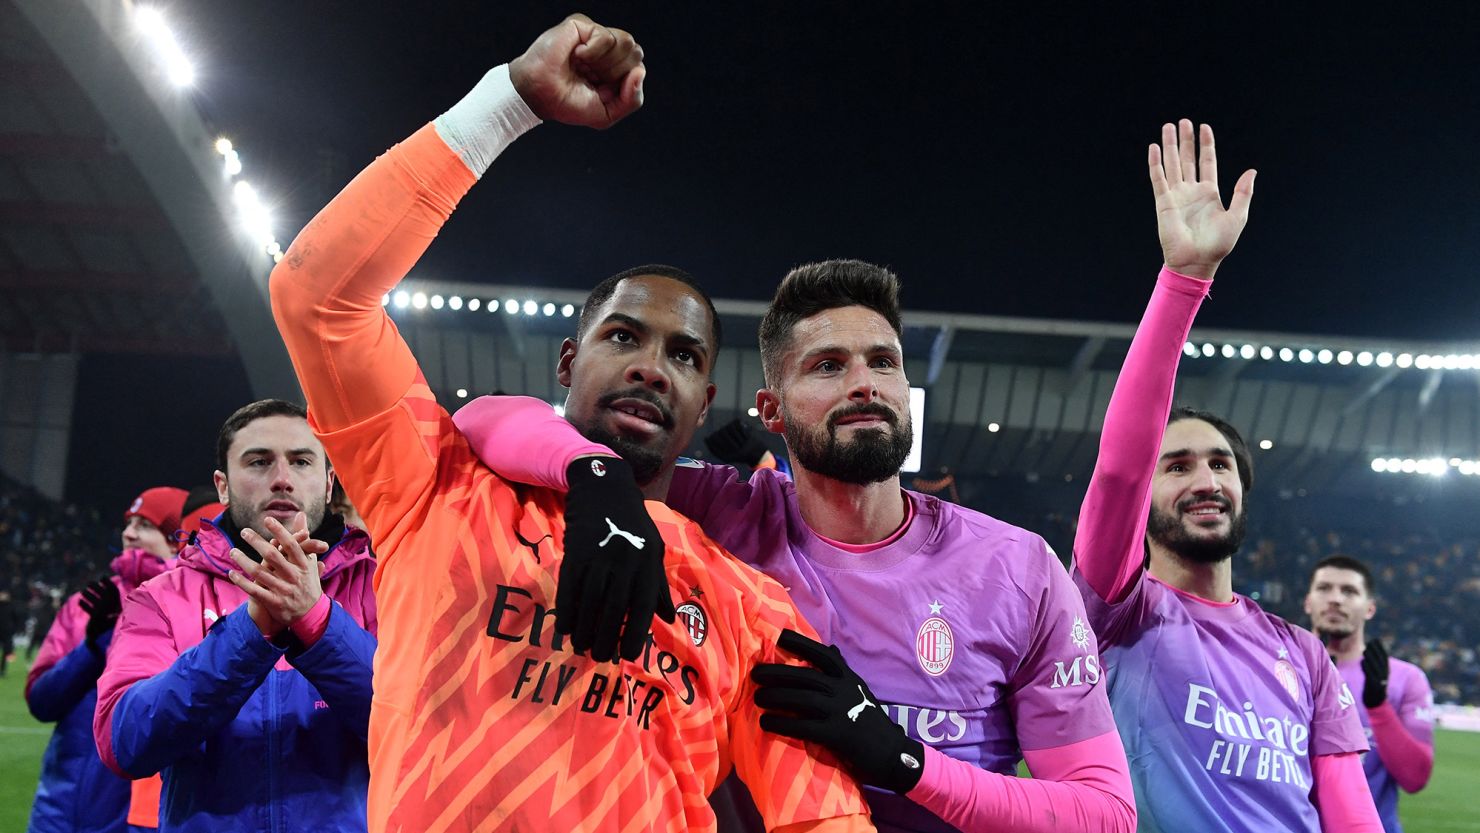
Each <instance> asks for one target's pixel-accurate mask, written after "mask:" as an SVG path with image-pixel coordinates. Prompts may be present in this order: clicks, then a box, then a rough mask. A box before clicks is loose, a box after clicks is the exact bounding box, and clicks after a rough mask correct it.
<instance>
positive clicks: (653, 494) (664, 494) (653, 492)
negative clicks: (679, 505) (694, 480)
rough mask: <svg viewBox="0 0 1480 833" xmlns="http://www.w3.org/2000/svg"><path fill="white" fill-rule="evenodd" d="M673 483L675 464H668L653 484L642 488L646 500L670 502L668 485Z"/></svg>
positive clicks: (654, 479) (660, 471)
mask: <svg viewBox="0 0 1480 833" xmlns="http://www.w3.org/2000/svg"><path fill="white" fill-rule="evenodd" d="M672 482H673V464H672V463H668V464H667V465H665V466H663V468H662V469H661V470H659V472H658V476H657V477H654V478H653V480H652V482H651V483H648V484H647V485H646V486H640V487H638V488H640V489H642V497H643V499H644V500H656V501H657V502H659V503H667V502H668V484H670V483H672Z"/></svg>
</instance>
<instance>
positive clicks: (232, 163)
mask: <svg viewBox="0 0 1480 833" xmlns="http://www.w3.org/2000/svg"><path fill="white" fill-rule="evenodd" d="M222 155H223V156H225V157H226V158H225V160H224V162H223V163H222V168H221V170H222V172H223V173H225V174H226V176H227V178H231V177H233V176H236V175H237V174H239V173H241V172H242V158H241V155H240V154H238V153H237V152H236V151H234V150H232V151H227V152H226V153H224V154H222Z"/></svg>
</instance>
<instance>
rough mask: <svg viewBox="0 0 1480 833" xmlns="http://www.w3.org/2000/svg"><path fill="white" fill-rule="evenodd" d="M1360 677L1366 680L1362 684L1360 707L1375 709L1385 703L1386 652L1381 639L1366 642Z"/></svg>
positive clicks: (1386, 679)
mask: <svg viewBox="0 0 1480 833" xmlns="http://www.w3.org/2000/svg"><path fill="white" fill-rule="evenodd" d="M1362 676H1363V677H1365V678H1367V681H1366V682H1365V683H1363V684H1362V705H1364V706H1366V707H1367V708H1369V709H1375V708H1377V707H1378V706H1381V705H1382V704H1383V703H1385V702H1387V685H1388V652H1387V648H1386V647H1384V646H1383V644H1382V640H1381V639H1374V640H1372V641H1371V642H1368V643H1367V650H1365V651H1363V652H1362Z"/></svg>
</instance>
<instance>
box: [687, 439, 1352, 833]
mask: <svg viewBox="0 0 1480 833" xmlns="http://www.w3.org/2000/svg"><path fill="white" fill-rule="evenodd" d="M904 494H905V495H906V496H907V497H908V499H909V500H910V501H911V503H912V505H913V511H914V518H913V520H912V521H911V522H910V525H909V527H908V529H906V530H905V531H904V533H903V534H902V535H900V536H899V537H898V538H897V539H896V540H894V541H892V542H890V543H888V544H886V545H884V546H882V547H879V548H877V549H873V550H870V551H868V552H863V553H853V552H848V551H846V550H843V549H839V548H838V547H835V546H833V545H832V544H830V543H828V542H827V541H826V540H825V539H823V538H821V537H820V536H818V535H817V534H816V533H814V532H812V530H811V529H810V528H809V527H808V526H807V524H806V522H805V521H804V520H803V519H802V514H801V510H800V509H799V508H798V506H797V498H796V491H795V487H794V486H793V484H792V483H791V481H790V480H788V479H786V478H785V477H784V476H780V475H778V474H777V473H775V472H773V471H764V470H763V471H757V472H756V473H755V474H754V475H752V476H751V478H750V480H749V481H748V482H741V481H740V479H739V476H738V474H737V473H736V471H735V470H734V469H732V468H729V467H728V466H711V465H708V464H704V463H697V462H693V461H682V462H681V463H680V465H679V466H678V467H677V468H676V469H675V472H674V477H673V483H672V486H671V487H670V489H669V492H668V505H669V506H671V507H673V508H674V509H676V510H678V511H679V512H681V513H682V514H684V515H687V516H689V517H690V518H693V519H695V520H697V521H698V522H699V523H700V524H701V525H702V526H703V528H704V531H705V533H706V534H708V535H709V536H710V537H711V538H713V539H714V540H715V541H717V542H719V543H720V544H721V545H723V546H724V547H725V549H727V550H729V551H730V552H731V553H733V554H734V555H735V556H736V557H738V558H740V559H741V560H743V561H745V562H746V563H748V564H750V565H751V566H753V567H756V568H757V569H759V570H761V571H762V572H764V573H766V574H767V575H769V576H771V577H772V578H774V579H776V580H778V581H780V582H781V583H782V585H784V586H785V587H786V589H787V590H788V591H789V592H790V593H791V598H792V601H794V602H795V603H796V606H797V608H798V609H800V610H801V612H802V614H803V615H804V616H805V617H806V619H807V621H808V622H809V623H811V625H812V626H813V627H814V628H816V629H817V632H818V634H819V635H820V636H821V638H822V641H824V642H831V643H833V644H836V645H837V646H838V647H839V648H840V649H841V650H842V652H843V655H844V656H845V657H846V658H847V660H848V663H849V665H851V666H852V667H853V669H854V670H855V671H857V672H858V674H859V675H860V676H861V677H863V678H864V679H865V680H867V681H868V684H869V687H870V688H871V689H873V691H874V693H875V695H877V696H878V697H879V698H880V699H881V700H882V701H884V702H882V703H880V705H881V706H883V707H884V708H885V709H886V710H887V711H888V713H889V716H890V717H891V718H893V719H894V721H895V722H896V723H898V724H899V725H900V726H902V727H904V730H905V731H906V732H907V733H909V735H910V736H911V737H913V738H916V739H918V740H919V741H921V742H922V743H926V744H929V745H930V746H933V747H935V748H936V749H937V750H939V751H941V752H943V753H945V754H947V755H950V756H951V757H953V758H957V759H959V760H963V761H967V762H970V763H972V764H975V765H976V766H979V767H981V768H982V769H986V770H990V771H992V772H998V773H1012V772H1013V771H1014V768H1015V767H1016V765H1017V762H1018V761H1019V760H1020V759H1021V757H1022V750H1023V749H1030V750H1036V749H1047V748H1052V747H1057V746H1063V745H1066V744H1070V743H1077V742H1079V741H1082V740H1086V739H1088V738H1092V737H1096V736H1099V735H1103V734H1105V733H1107V732H1110V731H1112V730H1113V729H1114V719H1113V717H1112V715H1111V713H1110V708H1109V704H1108V702H1107V700H1106V697H1105V693H1104V686H1102V685H1100V684H1099V683H1100V680H1101V679H1102V675H1101V670H1100V659H1099V652H1098V649H1097V646H1096V644H1095V636H1094V634H1093V632H1091V630H1090V629H1089V627H1088V619H1087V617H1086V614H1085V611H1084V603H1083V601H1082V599H1081V598H1080V595H1079V593H1078V592H1076V590H1075V588H1074V586H1073V584H1072V583H1071V582H1070V580H1069V577H1068V575H1067V573H1065V571H1064V568H1063V566H1062V565H1061V564H1060V563H1059V562H1058V559H1057V558H1055V557H1054V555H1053V552H1052V551H1051V550H1050V549H1049V547H1048V545H1047V544H1046V543H1044V541H1043V539H1042V538H1040V537H1038V536H1037V535H1034V534H1032V533H1030V532H1027V531H1025V530H1022V529H1019V528H1017V527H1014V526H1011V525H1009V524H1005V523H1003V522H1001V521H998V520H995V519H993V518H989V517H987V516H986V515H983V514H981V513H978V512H973V511H971V510H969V509H964V508H962V507H960V506H957V505H955V504H952V503H946V502H943V501H940V500H937V499H936V498H933V497H929V496H927V495H921V494H917V493H914V492H909V491H906V492H905V493H904ZM1328 664H1329V663H1328ZM867 797H868V799H869V804H870V806H871V809H872V811H873V819H874V823H875V824H877V825H878V827H879V829H880V830H897V831H906V830H908V831H927V830H928V831H949V830H954V829H955V828H953V827H951V826H950V825H948V824H946V823H945V822H943V821H941V820H940V819H939V818H938V817H937V816H935V815H934V814H932V813H930V812H929V811H928V810H926V809H924V808H923V807H920V806H919V805H917V804H915V803H914V802H911V801H909V800H908V799H906V798H904V797H902V796H897V795H895V794H893V793H886V792H882V791H878V790H868V791H867Z"/></svg>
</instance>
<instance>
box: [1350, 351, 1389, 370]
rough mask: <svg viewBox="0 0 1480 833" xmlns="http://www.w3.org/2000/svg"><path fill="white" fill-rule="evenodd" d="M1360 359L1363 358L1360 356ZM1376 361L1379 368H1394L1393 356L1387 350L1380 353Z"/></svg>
mask: <svg viewBox="0 0 1480 833" xmlns="http://www.w3.org/2000/svg"><path fill="white" fill-rule="evenodd" d="M1358 358H1361V357H1360V356H1359V357H1358ZM1376 361H1377V366H1378V367H1392V366H1393V354H1392V353H1389V352H1387V351H1386V350H1384V351H1382V352H1381V353H1378V354H1377V359H1376Z"/></svg>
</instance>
